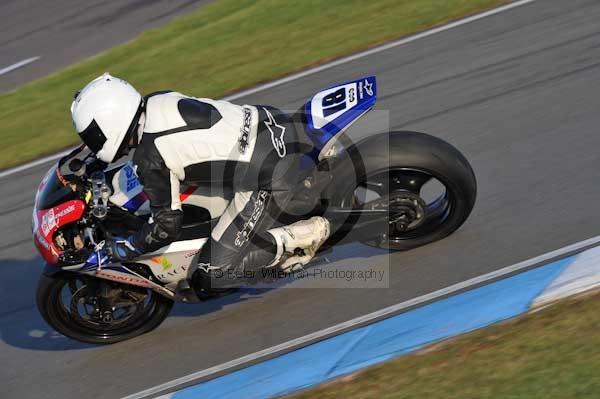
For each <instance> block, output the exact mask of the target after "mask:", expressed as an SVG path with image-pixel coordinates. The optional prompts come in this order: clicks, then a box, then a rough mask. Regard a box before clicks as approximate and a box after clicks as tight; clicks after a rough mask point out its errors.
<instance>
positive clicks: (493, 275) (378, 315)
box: [123, 236, 600, 399]
mask: <svg viewBox="0 0 600 399" xmlns="http://www.w3.org/2000/svg"><path fill="white" fill-rule="evenodd" d="M599 244H600V236H596V237H593V238H590V239H588V240H584V241H580V242H577V243H574V244H571V245H568V246H566V247H563V248H560V249H557V250H555V251H552V252H548V253H545V254H543V255H540V256H537V257H535V258H531V259H529V260H526V261H523V262H519V263H516V264H514V265H512V266H507V267H504V268H502V269H498V270H495V271H493V272H490V273H487V274H483V275H481V276H478V277H474V278H472V279H469V280H465V281H462V282H460V283H457V284H454V285H451V286H448V287H446V288H442V289H440V290H437V291H434V292H431V293H429V294H426V295H422V296H419V297H416V298H413V299H409V300H408V301H405V302H401V303H398V304H396V305H392V306H389V307H387V308H383V309H380V310H378V311H375V312H373V313H369V314H366V315H364V316H360V317H357V318H355V319H352V320H348V321H346V322H344V323H340V324H336V325H335V326H331V327H328V328H325V329H323V330H320V331H317V332H314V333H312V334H308V335H305V336H303V337H300V338H296V339H293V340H291V341H287V342H284V343H282V344H279V345H276V346H272V347H270V348H267V349H263V350H261V351H259V352H255V353H251V354H249V355H246V356H242V357H240V358H238V359H235V360H231V361H229V362H226V363H223V364H219V365H217V366H214V367H211V368H208V369H205V370H201V371H198V372H196V373H192V374H189V375H186V376H184V377H181V378H177V379H175V380H173V381H169V382H166V383H164V384H161V385H157V386H155V387H152V388H149V389H146V390H144V391H141V392H138V393H135V394H133V395H129V396H126V397H124V398H123V399H142V398H147V397H150V396H153V395H156V394H159V393H161V392H165V391H168V390H172V389H174V388H177V387H179V386H182V385H185V384H189V383H191V382H193V381H198V380H201V379H205V378H206V377H209V376H211V375H214V374H221V373H223V372H225V371H228V370H233V369H236V368H238V367H240V366H243V365H246V364H250V363H253V362H256V361H258V360H260V359H263V358H268V357H270V356H273V355H275V354H280V353H285V352H289V351H291V350H293V349H297V348H299V347H302V346H304V345H306V344H308V343H310V342H315V341H319V340H321V339H323V338H325V337H328V336H331V335H335V334H337V333H340V332H342V331H345V330H348V329H350V328H352V327H355V326H358V325H363V324H368V323H370V322H373V321H375V320H378V319H382V318H386V317H389V316H391V315H394V314H396V313H400V312H401V311H403V310H405V309H408V308H411V307H413V306H417V305H420V304H423V303H426V302H431V301H433V300H435V299H439V298H441V297H444V296H447V295H449V294H453V293H456V292H458V291H462V290H465V289H468V288H472V287H475V286H478V285H481V284H484V283H487V282H490V281H492V280H496V279H498V278H500V277H504V276H507V275H509V274H512V273H515V272H518V271H522V270H524V269H527V268H530V267H532V266H535V265H539V264H543V263H545V262H548V261H550V260H552V259H555V258H559V257H561V256H564V255H567V254H569V253H573V252H577V251H581V250H583V249H585V248H588V247H592V246H596V245H599Z"/></svg>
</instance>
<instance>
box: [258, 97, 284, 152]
mask: <svg viewBox="0 0 600 399" xmlns="http://www.w3.org/2000/svg"><path fill="white" fill-rule="evenodd" d="M263 109H264V110H265V112H266V114H267V118H268V120H266V121H265V122H264V123H265V126H266V127H267V129H269V132H271V142H272V143H273V147H275V151H277V155H279V158H283V157H285V154H286V149H285V142H284V141H283V136H284V135H285V127H284V126H281V125H279V124H278V123H277V121H276V120H275V118H274V117H273V115H271V113H270V112H269V111H268V110H267V109H266V108H265V107H263Z"/></svg>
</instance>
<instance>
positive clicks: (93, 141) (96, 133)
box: [79, 119, 106, 153]
mask: <svg viewBox="0 0 600 399" xmlns="http://www.w3.org/2000/svg"><path fill="white" fill-rule="evenodd" d="M79 137H81V140H82V141H83V143H84V144H85V145H87V146H88V148H89V149H90V150H92V151H93V152H94V153H98V152H99V151H100V150H101V149H102V146H103V145H104V143H106V136H105V135H104V133H102V129H100V126H98V124H97V123H96V121H95V120H94V119H92V123H90V125H89V126H88V127H86V128H85V129H84V131H83V132H81V133H79Z"/></svg>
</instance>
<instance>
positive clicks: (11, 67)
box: [0, 56, 42, 75]
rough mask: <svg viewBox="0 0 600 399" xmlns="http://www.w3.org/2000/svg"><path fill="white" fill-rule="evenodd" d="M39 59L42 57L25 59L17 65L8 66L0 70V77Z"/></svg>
mask: <svg viewBox="0 0 600 399" xmlns="http://www.w3.org/2000/svg"><path fill="white" fill-rule="evenodd" d="M40 58H42V57H39V56H37V57H31V58H27V59H26V60H23V61H19V62H17V63H14V64H12V65H9V66H7V67H6V68H2V69H0V75H4V74H5V73H9V72H12V71H14V70H15V69H19V68H22V67H24V66H25V65H27V64H31V63H32V62H34V61H37V60H39V59H40Z"/></svg>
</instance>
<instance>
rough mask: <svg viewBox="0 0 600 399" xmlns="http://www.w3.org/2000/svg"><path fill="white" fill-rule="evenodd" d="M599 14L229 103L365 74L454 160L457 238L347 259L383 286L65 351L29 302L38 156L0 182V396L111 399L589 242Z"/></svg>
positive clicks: (285, 294)
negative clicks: (463, 176)
mask: <svg viewBox="0 0 600 399" xmlns="http://www.w3.org/2000/svg"><path fill="white" fill-rule="evenodd" d="M599 18H600V4H599V3H598V2H597V1H595V0H574V1H569V2H566V1H561V0H544V1H536V2H533V3H530V4H528V5H525V6H522V7H519V8H516V9H512V10H510V11H507V12H504V13H501V14H497V15H494V16H491V17H488V18H485V19H481V20H478V21H475V22H472V23H470V24H467V25H463V26H460V27H458V28H455V29H452V30H449V31H446V32H443V33H440V34H436V35H433V36H429V37H426V38H423V39H420V40H417V41H414V42H412V43H409V44H407V45H404V46H400V47H397V48H393V49H390V50H387V51H384V52H381V53H378V54H375V55H373V56H371V57H368V58H363V59H359V60H355V61H353V62H350V63H347V64H344V65H340V66H337V67H335V68H332V69H328V70H325V71H322V72H319V73H318V74H314V75H311V76H307V77H306V78H302V79H300V80H296V81H293V82H289V83H286V84H284V85H281V86H278V87H275V88H272V89H269V90H267V91H264V92H261V93H256V94H254V95H252V96H251V97H249V98H244V99H240V100H236V101H237V102H239V103H243V102H248V103H263V104H264V103H267V104H275V105H278V106H281V107H283V108H290V109H295V108H297V107H298V106H299V105H300V104H301V103H302V102H303V101H304V100H305V98H307V97H309V96H310V95H312V94H313V93H314V92H316V91H318V90H319V89H321V88H323V87H327V86H329V85H331V84H332V83H335V82H340V81H344V80H349V79H352V78H356V77H360V76H361V75H367V74H375V75H377V77H378V80H379V85H380V101H379V105H378V106H377V108H378V109H379V110H390V117H391V120H390V123H391V126H392V128H394V129H412V130H420V131H425V132H429V133H431V134H434V135H437V136H439V137H442V138H444V139H446V140H448V141H450V142H452V143H453V144H454V145H456V146H457V147H458V148H460V149H461V150H462V151H463V152H464V153H465V154H466V155H467V157H468V158H469V159H470V160H471V162H472V164H473V167H474V169H475V171H476V174H477V177H478V181H479V198H478V202H477V205H476V207H475V210H474V212H473V214H472V216H471V218H470V219H469V221H468V222H467V223H466V224H465V225H464V227H463V228H462V229H461V230H459V232H457V233H456V234H454V235H452V236H451V237H449V238H447V239H445V240H443V241H441V242H438V243H435V244H432V245H429V246H426V247H423V248H419V249H416V250H412V251H409V252H404V253H395V254H392V255H390V256H389V257H388V256H387V255H378V256H370V257H367V256H365V255H364V254H366V253H367V252H361V251H362V250H361V249H360V248H361V247H354V251H348V252H347V256H348V257H352V258H353V259H354V260H357V259H358V260H359V261H361V262H365V264H370V265H372V266H373V267H374V268H377V267H381V266H382V265H385V264H388V263H389V265H390V267H391V274H390V286H389V289H286V288H285V287H283V288H281V289H277V290H271V291H268V292H260V291H258V292H255V293H254V294H252V293H250V294H245V295H244V296H242V297H229V298H224V299H221V300H219V301H215V302H212V303H207V304H205V305H200V306H197V305H194V306H191V305H187V306H185V305H181V306H179V305H178V306H176V307H175V309H174V311H173V314H172V316H171V317H170V318H169V319H168V320H167V321H166V322H165V324H163V325H162V326H161V327H160V328H158V329H157V330H155V331H154V332H152V333H150V334H147V335H145V336H143V337H140V338H137V339H134V340H131V341H128V342H124V343H122V344H118V345H114V346H110V347H91V346H87V345H83V344H79V343H76V342H73V341H70V340H68V339H66V338H64V337H60V336H57V335H56V334H53V333H52V332H51V331H50V330H49V328H48V326H47V325H46V324H45V323H44V322H43V321H42V320H41V318H40V317H39V315H38V313H37V311H36V309H35V307H34V302H33V301H34V299H33V298H34V291H35V286H36V281H37V278H38V275H39V271H40V264H41V262H40V258H39V257H38V256H37V255H36V253H35V250H34V248H33V245H32V244H31V238H30V232H29V224H30V214H31V207H32V199H33V194H34V191H35V188H36V186H37V183H38V181H39V180H40V178H41V176H42V174H43V173H44V171H45V169H47V165H46V166H42V167H38V168H34V169H30V170H28V171H26V172H21V173H19V174H17V175H13V176H11V177H9V178H5V179H3V180H2V181H1V187H2V194H3V195H2V199H1V200H0V201H1V202H0V204H1V206H0V231H1V232H2V233H1V234H2V241H1V244H0V275H1V276H2V279H1V280H0V303H1V304H2V309H1V310H0V364H2V367H0V382H1V384H2V394H1V395H0V396H2V398H29V397H44V398H48V399H50V398H64V397H79V396H81V397H90V396H91V397H99V398H116V397H120V396H122V395H126V394H131V393H134V392H137V391H140V390H143V389H145V388H148V387H150V386H154V385H157V384H159V383H162V382H166V381H169V380H171V379H174V378H177V377H181V376H183V375H186V374H189V373H191V372H194V371H198V370H200V369H204V368H207V367H211V366H214V365H217V364H220V363H223V362H225V361H228V360H232V359H234V358H238V357H240V356H243V355H246V354H249V353H252V352H256V351H258V350H261V349H264V348H267V347H270V346H273V345H276V344H279V343H282V342H285V341H287V340H290V339H293V338H296V337H300V336H303V335H305V334H308V333H311V332H314V331H316V330H320V329H322V328H326V327H329V326H331V325H333V324H336V323H339V322H343V321H346V320H349V319H351V318H354V317H357V316H360V315H362V314H365V313H369V312H372V311H375V310H377V309H380V308H383V307H385V306H389V305H392V304H395V303H398V302H401V301H405V300H408V299H410V298H413V297H416V296H420V295H424V294H427V293H429V292H432V291H435V290H437V289H440V288H443V287H446V286H449V285H451V284H455V283H458V282H461V281H463V280H466V279H469V278H472V277H475V276H478V275H481V274H483V273H487V272H491V271H493V270H496V269H499V268H501V267H504V266H507V265H510V264H513V263H516V262H519V261H523V260H525V259H528V258H531V257H534V256H536V255H540V254H542V253H545V252H548V251H551V250H554V249H557V248H560V247H563V246H565V245H567V244H570V243H573V242H576V241H580V240H584V239H586V238H589V237H593V236H596V235H598V231H599V230H600V184H598V181H599V176H598V175H599V174H598V167H599V166H600V154H599V149H600V134H599V126H600V112H598V108H599V106H600V100H599V98H600V46H599V45H598V43H599V39H600V27H599V25H598V22H597V21H598V20H599ZM157 89H160V88H157ZM191 94H196V95H201V93H191ZM356 128H357V129H360V128H362V125H357V126H356Z"/></svg>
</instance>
